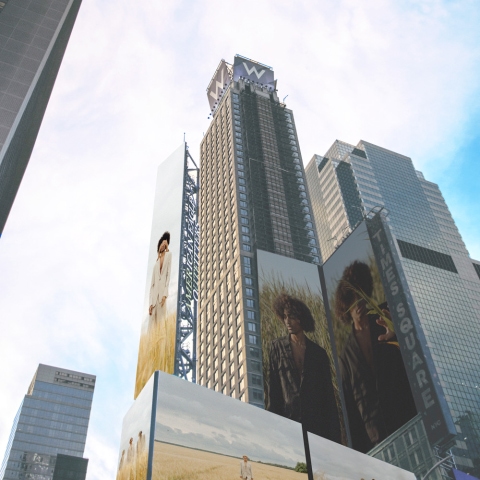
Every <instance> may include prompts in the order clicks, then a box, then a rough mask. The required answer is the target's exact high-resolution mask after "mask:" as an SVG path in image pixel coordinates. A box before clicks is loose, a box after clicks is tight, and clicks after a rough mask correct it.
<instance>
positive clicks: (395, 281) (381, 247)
mask: <svg viewBox="0 0 480 480" xmlns="http://www.w3.org/2000/svg"><path fill="white" fill-rule="evenodd" d="M366 222H367V229H368V232H369V237H370V240H371V243H372V247H373V252H374V254H375V258H376V263H377V265H378V266H379V268H378V271H379V274H380V278H381V280H382V282H383V285H384V287H385V294H386V298H387V301H388V304H389V306H390V309H391V311H392V318H393V323H394V327H395V334H396V338H397V341H398V343H399V347H400V350H401V352H402V357H403V361H404V364H405V367H406V373H407V376H408V378H409V381H410V385H411V387H412V392H413V396H414V399H415V404H416V406H417V410H418V411H419V412H420V413H421V414H422V420H423V424H424V426H425V430H426V432H427V436H428V440H429V442H430V444H431V445H432V446H433V445H438V444H446V443H447V442H449V441H450V440H451V439H453V437H455V436H456V429H455V425H454V423H453V420H452V417H451V414H450V410H449V408H448V406H447V403H446V400H445V396H444V394H443V389H442V387H441V385H440V381H439V379H438V376H437V373H436V369H435V366H434V364H433V361H432V359H431V357H430V353H429V351H428V347H427V342H426V339H425V335H424V334H423V330H422V328H421V325H420V321H419V319H418V315H417V312H416V308H415V304H414V303H413V299H412V296H411V294H410V292H409V290H408V285H407V282H406V278H405V274H404V273H403V268H402V264H401V261H400V257H399V253H398V250H397V246H396V244H395V242H394V239H393V237H392V234H391V233H390V229H389V227H388V225H387V223H386V220H385V219H384V217H382V215H381V214H380V213H377V214H376V215H375V216H374V217H373V218H372V219H367V220H366Z"/></svg>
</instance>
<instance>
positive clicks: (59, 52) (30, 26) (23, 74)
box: [0, 0, 81, 235]
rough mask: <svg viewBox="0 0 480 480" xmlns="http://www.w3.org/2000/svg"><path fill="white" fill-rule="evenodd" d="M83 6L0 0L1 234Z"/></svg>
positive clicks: (70, 1) (70, 0)
mask: <svg viewBox="0 0 480 480" xmlns="http://www.w3.org/2000/svg"><path fill="white" fill-rule="evenodd" d="M80 4H81V0H8V1H7V2H0V235H1V234H2V232H3V229H4V227H5V222H6V221H7V217H8V215H9V213H10V209H11V208H12V204H13V201H14V199H15V196H16V194H17V191H18V188H19V186H20V182H21V181H22V178H23V174H24V173H25V169H26V168H27V164H28V161H29V160H30V155H31V153H32V150H33V146H34V144H35V140H36V138H37V134H38V131H39V129H40V125H41V123H42V119H43V115H44V113H45V109H46V107H47V103H48V100H49V98H50V94H51V92H52V89H53V85H54V83H55V79H56V77H57V73H58V70H59V68H60V64H61V62H62V58H63V54H64V53H65V49H66V47H67V43H68V39H69V38H70V33H71V31H72V28H73V25H74V23H75V19H76V17H77V13H78V9H79V8H80Z"/></svg>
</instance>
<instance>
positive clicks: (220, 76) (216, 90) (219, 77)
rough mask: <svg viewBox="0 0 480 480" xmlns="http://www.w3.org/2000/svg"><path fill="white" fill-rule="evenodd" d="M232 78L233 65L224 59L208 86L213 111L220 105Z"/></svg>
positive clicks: (209, 100)
mask: <svg viewBox="0 0 480 480" xmlns="http://www.w3.org/2000/svg"><path fill="white" fill-rule="evenodd" d="M231 80H232V79H231V65H229V64H228V63H227V62H226V61H225V60H223V59H222V60H221V61H220V63H219V64H218V67H217V69H216V70H215V73H214V74H213V77H212V79H211V80H210V83H209V84H208V88H207V97H208V103H209V105H210V110H211V111H212V112H213V111H214V110H215V109H216V108H217V107H218V105H219V103H220V99H221V97H222V95H223V93H224V92H225V89H226V88H227V87H228V85H229V84H230V82H231Z"/></svg>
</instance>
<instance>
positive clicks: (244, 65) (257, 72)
mask: <svg viewBox="0 0 480 480" xmlns="http://www.w3.org/2000/svg"><path fill="white" fill-rule="evenodd" d="M240 77H242V78H245V79H248V80H250V81H251V82H254V83H260V84H261V85H267V86H269V87H271V88H272V89H274V88H275V78H274V74H273V70H272V69H271V68H270V67H268V66H267V65H263V64H262V63H258V62H255V61H253V60H250V59H249V58H245V57H242V56H241V55H235V59H234V61H233V80H234V81H235V82H238V79H239V78H240Z"/></svg>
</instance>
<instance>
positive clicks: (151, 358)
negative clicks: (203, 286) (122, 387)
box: [135, 312, 177, 398]
mask: <svg viewBox="0 0 480 480" xmlns="http://www.w3.org/2000/svg"><path fill="white" fill-rule="evenodd" d="M176 320H177V316H176V312H175V313H171V314H169V315H168V316H167V318H166V320H165V322H164V323H162V322H160V323H158V324H156V325H152V326H151V327H150V328H149V329H148V331H147V332H142V335H141V336H140V346H139V348H138V364H137V377H136V381H135V398H137V396H138V394H139V393H140V392H141V391H142V389H143V387H144V386H145V384H146V383H147V382H148V379H149V378H150V377H151V376H152V374H153V372H155V370H161V371H162V372H165V373H171V374H173V369H174V362H175V336H176Z"/></svg>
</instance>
